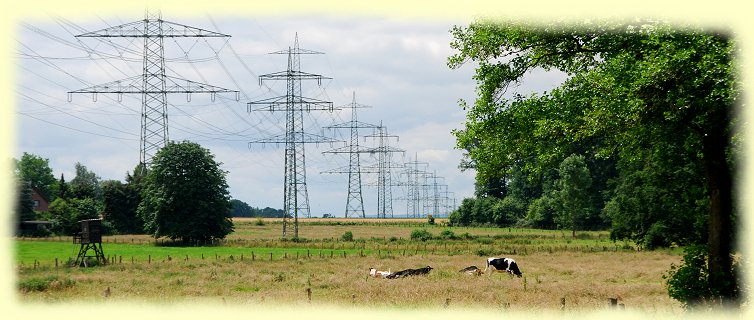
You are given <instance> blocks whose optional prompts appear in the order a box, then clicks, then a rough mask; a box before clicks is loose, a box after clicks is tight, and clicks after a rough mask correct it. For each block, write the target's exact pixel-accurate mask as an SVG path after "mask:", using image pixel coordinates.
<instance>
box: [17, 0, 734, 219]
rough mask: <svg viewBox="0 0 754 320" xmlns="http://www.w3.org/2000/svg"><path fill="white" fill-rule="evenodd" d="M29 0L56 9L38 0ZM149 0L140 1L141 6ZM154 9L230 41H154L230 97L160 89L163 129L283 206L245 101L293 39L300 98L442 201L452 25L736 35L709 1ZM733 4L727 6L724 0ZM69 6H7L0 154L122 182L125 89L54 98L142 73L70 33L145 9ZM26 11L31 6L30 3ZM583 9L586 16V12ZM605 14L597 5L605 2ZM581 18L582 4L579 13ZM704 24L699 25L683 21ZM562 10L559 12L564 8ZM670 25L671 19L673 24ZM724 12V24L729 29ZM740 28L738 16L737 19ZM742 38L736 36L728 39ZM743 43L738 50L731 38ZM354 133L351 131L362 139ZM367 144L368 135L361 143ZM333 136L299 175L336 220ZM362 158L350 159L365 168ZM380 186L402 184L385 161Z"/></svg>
mask: <svg viewBox="0 0 754 320" xmlns="http://www.w3.org/2000/svg"><path fill="white" fill-rule="evenodd" d="M39 2H40V3H47V4H51V3H55V2H46V1H39ZM153 3H154V2H153ZM157 3H159V4H160V5H159V6H158V8H155V6H154V5H153V6H152V7H150V10H152V11H155V10H156V9H157V10H159V11H160V12H161V15H162V19H163V20H166V21H169V22H174V23H179V24H183V25H188V26H192V27H197V28H201V29H206V30H211V31H216V32H221V33H224V34H227V35H230V36H231V37H229V38H211V39H210V38H201V39H197V38H180V39H179V38H172V39H170V38H166V40H165V42H164V49H165V53H164V56H165V60H166V69H167V71H166V74H167V75H170V76H174V77H178V78H183V79H188V80H192V81H197V82H201V83H207V84H211V85H215V86H219V87H223V88H227V89H230V90H238V91H240V95H239V98H240V99H239V100H238V101H236V99H235V98H236V97H235V95H233V94H219V95H217V96H216V97H214V99H212V97H210V96H209V95H207V94H192V95H191V96H190V97H189V96H186V95H185V94H170V95H168V104H169V106H168V119H169V120H168V128H169V137H170V139H171V140H174V141H183V140H190V141H194V142H197V143H199V144H201V145H202V146H203V147H205V148H207V149H209V150H210V152H211V153H212V154H213V155H214V156H215V159H216V160H217V161H218V162H221V163H222V165H221V168H222V169H223V170H225V171H227V172H228V173H227V177H226V178H227V182H228V185H229V191H230V195H231V197H233V198H235V199H239V200H242V201H244V202H246V203H248V204H249V205H251V206H253V207H260V208H263V207H273V208H282V205H283V178H284V168H283V163H284V162H283V161H284V159H283V157H284V156H283V152H284V150H283V148H282V146H281V145H275V144H261V143H252V144H249V142H251V141H259V140H264V139H269V138H271V137H277V136H280V135H283V134H284V130H285V129H284V122H283V119H284V118H283V117H284V115H283V113H281V112H265V111H251V112H247V105H246V104H247V103H248V102H250V101H256V100H261V99H266V98H272V97H275V96H279V95H282V94H283V93H284V92H285V83H284V82H282V81H267V82H264V83H263V84H262V85H260V83H259V80H258V78H259V76H260V75H263V74H268V73H273V72H279V71H283V70H285V68H286V65H287V61H286V56H285V55H275V54H269V53H270V52H275V51H279V50H284V49H287V48H288V47H289V46H292V45H293V42H294V39H295V37H296V36H298V38H299V43H300V46H301V48H304V49H309V50H315V51H320V52H323V53H324V54H323V55H305V56H302V57H301V70H302V71H304V72H309V73H314V74H321V75H322V76H325V77H328V78H330V79H326V80H324V81H323V82H322V83H321V85H320V86H318V85H317V84H316V83H315V82H312V81H304V83H303V93H304V95H305V96H308V97H313V98H317V99H322V100H328V101H332V102H333V103H334V105H335V106H343V105H347V104H349V103H350V102H351V101H352V97H353V96H354V95H355V97H356V102H358V103H360V104H364V105H368V106H371V108H364V109H356V111H357V115H358V119H359V121H362V122H367V123H372V124H380V123H381V124H382V125H384V126H385V127H386V128H387V130H388V133H389V134H390V135H395V136H398V138H397V139H391V140H390V144H391V146H393V147H396V148H400V149H403V150H405V153H403V154H395V155H394V162H396V163H404V162H409V161H412V160H415V159H417V158H418V161H420V162H424V163H427V165H426V166H424V167H423V168H422V169H423V170H426V171H428V172H432V173H434V174H436V175H437V176H439V177H442V179H440V180H438V182H439V183H441V184H445V185H447V191H450V192H452V194H451V196H452V197H454V198H455V199H456V204H459V203H460V201H461V200H462V199H463V198H465V197H470V196H472V195H473V192H474V186H473V182H474V172H473V170H467V171H462V170H460V169H459V168H458V165H459V163H460V160H461V158H462V151H461V150H457V149H455V138H454V136H453V135H452V134H451V131H452V130H454V129H460V128H462V127H463V123H464V120H465V112H464V111H463V110H462V109H461V108H460V107H459V105H458V101H459V100H460V99H463V100H465V101H467V102H468V103H473V100H474V97H475V81H474V80H473V78H472V77H473V73H474V67H475V65H474V64H473V63H467V64H465V65H463V66H462V67H461V68H459V69H455V70H453V69H450V68H448V67H447V64H446V61H447V57H448V56H450V55H452V54H453V53H454V52H453V50H452V49H451V48H450V47H449V43H450V41H451V40H452V39H451V35H450V32H449V30H450V29H451V28H452V27H453V26H454V25H460V26H463V25H467V24H468V23H469V22H471V21H473V20H474V19H475V18H476V17H480V16H495V17H500V18H506V17H507V18H509V19H511V18H516V19H527V18H530V19H535V20H536V19H539V20H546V19H554V18H557V19H561V18H563V17H564V16H565V17H568V15H574V14H575V15H576V16H575V18H577V19H581V18H591V17H605V16H606V14H605V12H610V14H611V15H613V16H616V15H615V13H616V12H619V13H620V14H621V15H617V16H618V17H621V16H623V17H625V16H632V15H633V16H666V14H667V13H668V12H673V13H674V14H676V15H670V16H669V19H671V20H672V19H678V20H682V21H686V20H688V17H692V19H691V22H695V23H698V22H701V23H712V24H713V25H715V26H723V27H726V28H732V29H733V30H735V31H737V32H738V33H739V34H740V35H741V36H742V37H743V38H746V37H748V36H749V35H748V34H747V33H746V32H745V31H744V30H746V29H745V28H742V27H741V26H742V24H741V22H740V21H739V20H736V19H735V18H731V19H730V20H727V19H729V17H730V16H731V14H735V12H728V11H726V10H725V9H724V8H721V7H720V6H713V7H709V6H707V7H705V6H690V5H689V6H686V7H685V11H677V10H675V9H673V8H676V7H673V5H672V3H671V4H667V5H665V4H663V6H666V7H663V6H660V5H659V4H656V5H655V6H654V11H652V10H648V9H645V8H644V9H643V8H642V7H641V6H634V5H629V4H625V5H623V4H611V5H609V6H606V5H604V4H596V3H593V2H590V1H583V2H576V3H574V4H573V5H569V6H566V7H561V8H559V9H558V10H554V11H552V10H542V11H540V10H538V9H537V8H538V7H537V6H535V5H534V4H531V5H521V7H520V8H519V7H516V6H501V5H490V3H489V2H476V1H472V2H469V3H468V5H460V4H457V3H451V2H435V3H436V4H437V5H436V7H433V8H430V9H429V10H427V9H425V8H423V7H422V6H416V7H411V6H400V7H399V6H397V5H396V4H397V2H386V3H385V4H383V5H381V6H366V7H365V6H363V3H362V4H361V5H359V3H360V2H347V3H344V2H337V1H335V2H332V1H331V2H324V3H322V4H320V5H313V4H310V3H309V2H295V1H294V2H288V3H287V5H275V4H259V3H254V4H251V5H248V4H247V5H246V6H241V7H237V4H236V3H235V2H228V1H217V2H213V4H206V3H205V4H201V5H200V6H196V5H195V6H183V5H179V3H180V2H175V1H159V2H157ZM733 3H735V1H734V2H733ZM84 7H87V8H89V3H88V2H80V3H79V2H76V1H73V2H70V3H69V4H67V5H66V6H62V7H61V6H55V5H50V6H38V7H35V8H32V9H29V8H27V9H21V10H20V12H21V13H20V14H16V15H15V16H14V17H15V19H10V20H8V23H11V24H12V27H11V28H9V30H12V32H11V33H10V37H9V39H6V41H8V43H10V48H12V49H13V50H12V51H11V53H10V56H11V57H12V58H11V59H10V61H12V62H13V63H12V64H11V65H10V68H12V72H13V75H14V77H13V78H12V81H11V85H10V86H9V87H10V88H12V90H11V91H10V95H11V96H10V98H8V97H3V98H6V99H10V100H9V101H11V102H10V104H12V105H13V106H14V107H15V108H14V109H13V113H11V114H9V115H10V118H12V119H13V120H14V122H12V123H13V126H12V128H13V132H12V135H10V136H11V137H12V142H11V146H12V147H11V148H10V151H11V152H10V157H15V158H19V157H20V156H21V154H22V153H23V152H28V153H31V154H35V155H38V156H41V157H43V158H46V159H49V162H50V167H51V168H52V169H53V173H54V175H55V177H56V178H59V177H60V175H61V174H64V175H65V176H66V179H67V180H70V179H72V178H73V177H74V165H75V163H77V162H79V163H81V164H83V165H85V166H86V167H87V168H88V169H89V170H90V171H93V172H94V173H96V174H97V175H98V176H99V177H100V178H101V179H103V180H109V179H114V180H121V181H122V180H124V178H125V176H126V173H127V172H130V171H132V170H133V168H134V166H135V165H136V164H137V163H138V160H139V129H140V123H139V114H140V108H141V97H140V95H137V94H125V95H123V96H121V97H119V96H117V95H115V94H98V95H97V96H96V97H94V96H92V95H90V94H72V95H69V94H68V93H67V92H69V91H74V90H79V89H83V88H86V87H90V86H94V85H97V84H104V83H108V82H112V81H115V80H119V79H125V78H129V77H132V76H138V75H140V74H141V73H142V62H141V56H142V54H141V51H142V46H143V44H142V42H141V41H142V39H140V38H77V37H75V36H76V35H78V34H82V33H86V32H91V31H96V30H101V29H104V28H108V27H113V26H117V25H120V24H125V23H130V22H133V21H137V20H141V19H143V18H144V10H145V8H146V7H145V5H143V4H139V3H138V2H136V3H129V4H117V6H116V4H110V5H107V6H94V7H91V10H80V8H84ZM37 8H41V9H38V10H37ZM595 10H596V11H595ZM605 10H609V11H605ZM590 12H594V13H591V15H590ZM702 16H703V17H705V18H706V19H707V20H699V19H698V17H702ZM571 18H573V17H571ZM684 19H685V20H684ZM728 21H730V22H729V23H728ZM743 25H745V23H744V24H743ZM742 43H744V42H742ZM742 47H745V46H743V45H742ZM562 79H563V75H561V74H557V73H545V72H536V73H533V74H531V75H529V76H528V77H527V78H526V79H525V81H523V82H522V83H521V85H520V86H518V87H516V88H514V90H511V91H509V92H510V93H511V94H512V93H518V94H524V95H526V94H528V93H531V92H541V91H543V90H549V89H551V88H552V87H553V86H555V85H557V84H558V83H559V82H560V81H562ZM350 112H351V110H349V109H343V110H340V111H335V112H326V111H312V112H310V113H307V114H306V115H305V121H304V126H305V127H306V132H308V133H312V134H318V135H324V136H328V137H332V138H335V139H346V138H347V137H348V132H346V131H345V130H330V129H323V127H326V126H332V125H334V124H337V123H342V122H345V121H347V120H348V119H350V117H351V114H350ZM371 133H372V132H371V130H361V132H360V135H362V136H363V135H367V134H371ZM359 142H360V143H361V144H362V145H366V146H372V145H374V143H375V142H376V141H375V140H374V139H368V138H366V139H365V138H360V141H359ZM341 146H342V144H332V145H331V144H327V143H324V144H319V145H314V144H309V145H307V146H306V171H307V186H308V193H309V203H310V206H311V215H312V216H322V215H323V214H325V213H328V214H332V215H335V216H343V215H344V212H345V206H346V198H347V193H348V191H347V190H348V176H347V175H345V174H323V173H322V172H325V171H328V170H333V169H338V168H343V167H346V166H347V165H348V160H347V157H345V156H344V155H342V154H341V155H333V154H328V153H323V152H325V151H328V150H331V149H333V148H337V147H341ZM375 160H376V159H375V158H374V157H371V156H369V155H363V156H362V159H361V161H362V165H363V166H368V165H372V164H374V163H375ZM393 174H394V178H393V180H394V181H398V180H401V179H405V177H406V176H405V174H404V175H401V174H400V170H394V172H393ZM375 180H376V177H375V175H373V174H363V176H362V181H363V186H362V194H363V197H364V209H365V213H366V215H368V216H370V215H374V214H375V213H376V210H377V204H376V192H377V189H376V187H374V186H373V184H374V182H375ZM393 197H394V198H395V199H394V201H393V216H395V217H404V216H406V214H407V208H406V201H405V200H401V198H403V199H405V197H406V189H405V187H394V188H393Z"/></svg>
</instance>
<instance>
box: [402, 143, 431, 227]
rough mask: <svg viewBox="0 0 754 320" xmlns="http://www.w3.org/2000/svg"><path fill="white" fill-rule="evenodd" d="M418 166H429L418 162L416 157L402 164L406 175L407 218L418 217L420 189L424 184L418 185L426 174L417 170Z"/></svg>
mask: <svg viewBox="0 0 754 320" xmlns="http://www.w3.org/2000/svg"><path fill="white" fill-rule="evenodd" d="M419 165H429V164H428V163H426V162H419V160H418V155H414V161H409V162H406V163H404V166H405V168H406V169H405V171H404V173H405V174H406V186H407V187H408V188H407V189H408V190H407V191H408V192H407V194H406V216H407V217H414V218H417V217H420V209H421V200H422V196H421V189H420V188H421V187H422V186H423V185H424V184H425V183H424V182H422V183H421V184H420V183H419V178H420V177H423V176H425V175H426V174H427V173H428V172H426V171H423V170H419Z"/></svg>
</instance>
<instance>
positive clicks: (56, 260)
mask: <svg viewBox="0 0 754 320" xmlns="http://www.w3.org/2000/svg"><path fill="white" fill-rule="evenodd" d="M57 268H58V258H55V269H57Z"/></svg>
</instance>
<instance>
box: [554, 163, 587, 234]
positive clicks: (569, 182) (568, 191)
mask: <svg viewBox="0 0 754 320" xmlns="http://www.w3.org/2000/svg"><path fill="white" fill-rule="evenodd" d="M558 174H559V178H558V179H557V180H556V181H555V190H553V193H552V199H553V202H554V205H555V206H556V208H557V210H556V211H555V217H554V218H555V219H554V220H555V222H556V223H557V224H558V225H559V226H560V227H561V228H570V229H571V230H572V234H573V236H575V235H576V230H577V229H581V228H582V226H583V224H584V223H583V222H584V221H585V220H586V217H588V216H589V214H590V212H591V211H592V206H591V198H590V195H589V187H590V186H591V184H592V177H591V175H590V174H589V168H587V167H586V163H585V162H584V157H583V156H581V155H570V156H569V157H568V158H566V159H565V160H563V162H561V163H560V167H559V169H558Z"/></svg>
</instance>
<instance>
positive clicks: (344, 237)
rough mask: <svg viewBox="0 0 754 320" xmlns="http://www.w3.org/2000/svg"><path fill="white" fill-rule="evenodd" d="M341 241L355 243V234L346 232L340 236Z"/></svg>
mask: <svg viewBox="0 0 754 320" xmlns="http://www.w3.org/2000/svg"><path fill="white" fill-rule="evenodd" d="M340 239H341V240H343V241H353V233H352V232H351V231H346V232H344V233H343V235H342V236H340Z"/></svg>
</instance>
